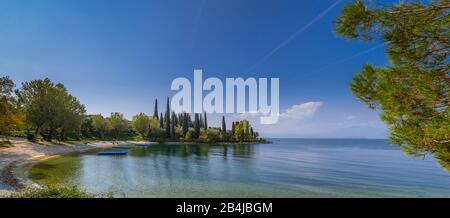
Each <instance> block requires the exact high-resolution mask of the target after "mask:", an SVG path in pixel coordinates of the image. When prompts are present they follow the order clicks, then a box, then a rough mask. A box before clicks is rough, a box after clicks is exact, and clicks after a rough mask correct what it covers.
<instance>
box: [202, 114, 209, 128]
mask: <svg viewBox="0 0 450 218" xmlns="http://www.w3.org/2000/svg"><path fill="white" fill-rule="evenodd" d="M203 117H204V121H205V124H204V126H203V128H205V130H206V129H208V120H207V118H206V112H205V113H204V115H203Z"/></svg>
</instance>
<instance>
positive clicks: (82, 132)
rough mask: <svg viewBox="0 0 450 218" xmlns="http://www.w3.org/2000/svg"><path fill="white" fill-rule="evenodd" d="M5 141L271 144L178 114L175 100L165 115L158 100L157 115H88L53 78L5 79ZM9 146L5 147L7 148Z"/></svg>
mask: <svg viewBox="0 0 450 218" xmlns="http://www.w3.org/2000/svg"><path fill="white" fill-rule="evenodd" d="M0 119H1V120H0V123H2V125H0V136H4V140H5V139H6V141H7V140H8V137H11V136H14V137H26V138H27V139H28V140H29V141H40V140H44V141H48V142H53V141H54V142H67V141H69V142H70V141H85V142H86V141H95V140H140V141H142V140H143V141H156V142H159V143H163V142H192V143H228V142H229V143H254V142H258V143H265V142H268V141H267V140H265V139H263V138H260V137H259V133H258V132H256V131H254V129H253V127H252V126H251V125H250V123H249V121H248V120H240V121H236V122H232V125H231V129H227V125H226V121H225V117H224V116H222V123H221V124H222V125H221V127H211V126H209V125H208V118H207V114H206V113H204V114H198V113H196V114H193V115H191V114H188V113H179V114H176V113H175V112H173V111H172V110H171V109H170V105H169V98H167V105H166V110H165V111H164V114H163V113H162V112H161V113H159V112H158V100H157V99H155V105H154V111H153V115H152V116H149V115H147V114H144V113H139V114H137V115H135V116H133V118H132V120H131V121H130V120H127V119H126V118H125V117H124V115H123V113H120V112H113V113H111V114H110V116H109V117H104V116H103V115H101V114H86V107H85V105H83V104H82V103H81V102H80V101H79V100H78V99H77V98H76V97H74V96H72V95H71V94H69V92H68V90H67V88H66V87H65V86H64V85H63V84H61V83H56V84H55V83H53V82H52V81H50V80H49V79H48V78H45V79H43V80H33V81H29V82H24V83H22V84H21V87H20V88H18V89H15V84H14V82H13V81H12V80H11V79H10V78H9V77H8V76H3V77H1V78H0ZM3 143H5V142H3Z"/></svg>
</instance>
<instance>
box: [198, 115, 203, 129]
mask: <svg viewBox="0 0 450 218" xmlns="http://www.w3.org/2000/svg"><path fill="white" fill-rule="evenodd" d="M198 116H199V120H198V122H199V124H200V125H199V126H200V129H203V124H204V123H203V115H202V114H199V115H198Z"/></svg>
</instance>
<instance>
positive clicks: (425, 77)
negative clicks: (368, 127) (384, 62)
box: [335, 0, 450, 170]
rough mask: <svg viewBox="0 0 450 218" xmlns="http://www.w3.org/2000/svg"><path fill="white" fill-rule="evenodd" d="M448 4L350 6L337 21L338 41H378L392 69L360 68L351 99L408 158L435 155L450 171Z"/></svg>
mask: <svg viewBox="0 0 450 218" xmlns="http://www.w3.org/2000/svg"><path fill="white" fill-rule="evenodd" d="M449 9H450V1H448V0H440V1H431V2H430V3H427V4H426V3H422V2H401V3H399V4H398V5H393V6H382V5H377V4H376V1H362V0H359V1H355V2H353V3H350V4H348V5H347V6H346V7H345V8H344V9H343V11H342V14H341V15H340V17H339V18H338V19H337V20H336V28H335V32H336V33H337V34H338V35H339V36H343V37H345V38H349V39H359V40H363V41H382V42H383V43H385V45H386V47H387V55H388V58H389V61H390V64H389V65H388V66H385V67H377V66H373V65H371V64H366V65H364V66H363V68H362V70H361V71H360V72H359V73H357V74H356V75H355V76H354V78H353V81H352V83H351V85H350V88H351V91H352V92H353V94H354V95H355V96H356V97H357V98H358V99H359V100H360V101H361V102H363V103H364V104H366V105H368V107H369V108H371V109H373V110H379V111H380V118H381V120H382V121H384V122H385V123H386V124H387V125H388V128H389V130H390V133H391V134H390V141H391V142H392V143H394V144H398V145H400V146H401V148H402V149H403V150H404V151H405V152H406V153H407V154H410V155H413V156H423V155H426V154H427V153H432V154H434V155H435V156H436V157H437V159H438V160H439V162H440V163H441V165H442V166H443V167H445V168H447V170H450V117H449V115H450V109H449V107H448V105H449V87H450V86H449V82H450V76H449V56H448V55H449V51H450V29H449V25H450V16H449Z"/></svg>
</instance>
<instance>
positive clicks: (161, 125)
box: [159, 113, 164, 129]
mask: <svg viewBox="0 0 450 218" xmlns="http://www.w3.org/2000/svg"><path fill="white" fill-rule="evenodd" d="M159 127H160V128H161V129H164V117H163V114H162V113H161V115H160V116H159Z"/></svg>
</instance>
